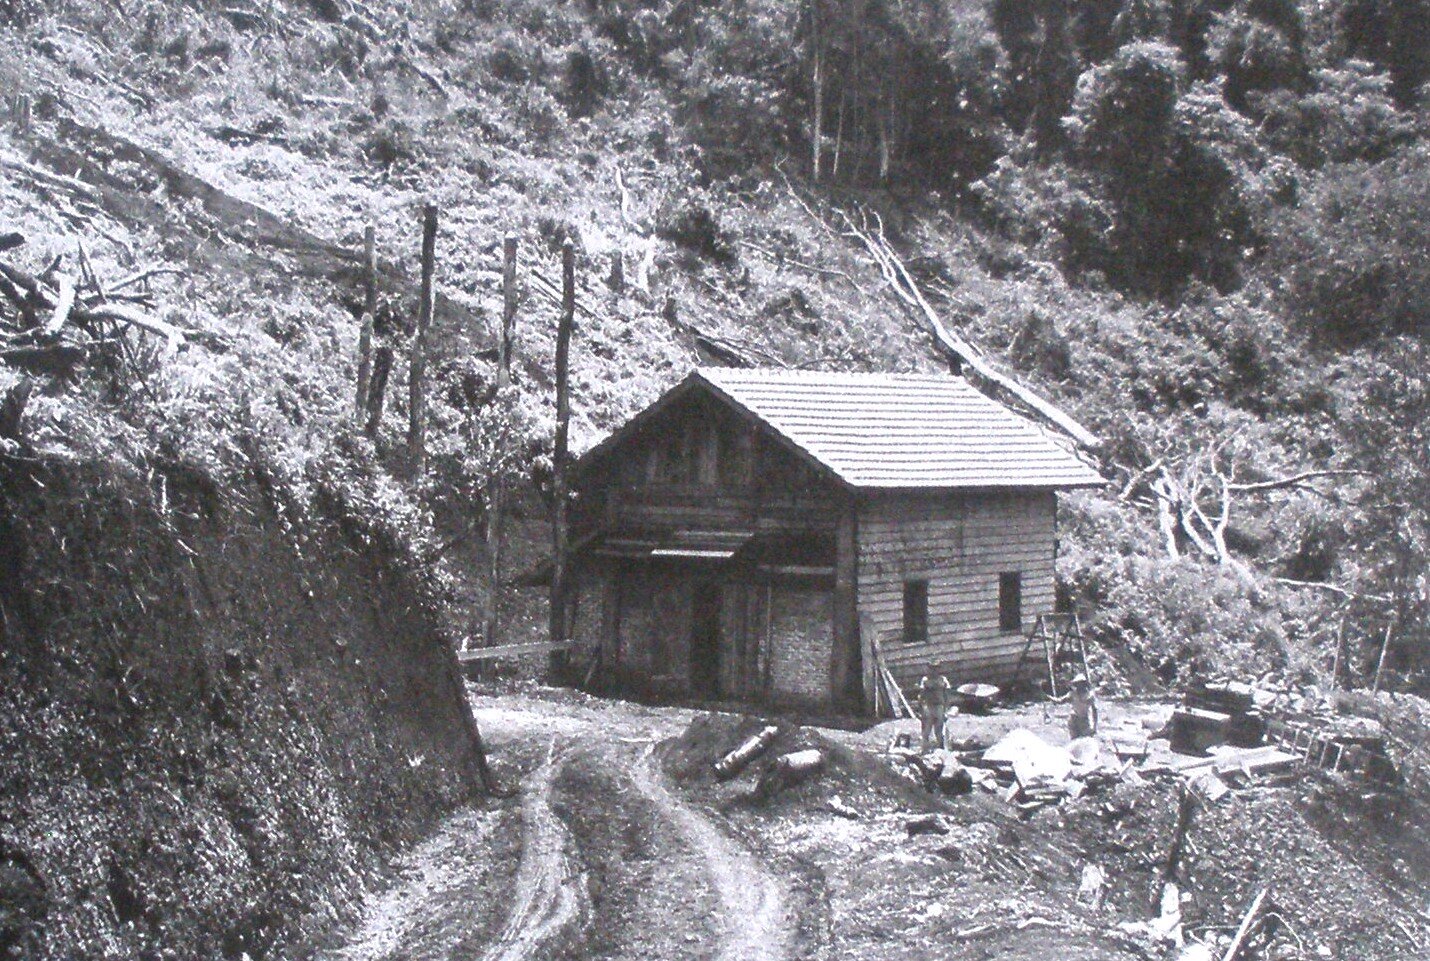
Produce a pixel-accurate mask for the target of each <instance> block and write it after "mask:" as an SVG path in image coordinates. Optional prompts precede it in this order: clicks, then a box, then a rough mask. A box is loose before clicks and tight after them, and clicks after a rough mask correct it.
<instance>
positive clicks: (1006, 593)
mask: <svg viewBox="0 0 1430 961" xmlns="http://www.w3.org/2000/svg"><path fill="white" fill-rule="evenodd" d="M998 629H999V630H1001V631H1002V632H1003V633H1005V634H1011V633H1014V632H1018V631H1022V630H1023V575H1022V574H1021V573H1019V572H1018V571H1009V572H1007V573H1005V574H999V575H998Z"/></svg>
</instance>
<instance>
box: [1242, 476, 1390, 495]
mask: <svg viewBox="0 0 1430 961" xmlns="http://www.w3.org/2000/svg"><path fill="white" fill-rule="evenodd" d="M1369 476H1370V472H1369V471H1363V470H1308V471H1302V472H1301V473H1299V474H1293V475H1292V476H1290V477H1280V478H1277V479H1276V480H1269V481H1258V482H1256V483H1252V484H1229V485H1227V486H1228V487H1230V489H1231V490H1234V491H1239V492H1243V493H1252V492H1258V493H1259V492H1263V491H1275V490H1285V489H1286V488H1288V487H1302V486H1304V485H1305V483H1306V482H1307V481H1311V480H1316V479H1317V478H1321V477H1369Z"/></svg>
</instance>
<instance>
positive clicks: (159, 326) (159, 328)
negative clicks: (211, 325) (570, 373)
mask: <svg viewBox="0 0 1430 961" xmlns="http://www.w3.org/2000/svg"><path fill="white" fill-rule="evenodd" d="M86 313H88V315H89V316H90V317H91V318H93V319H95V320H115V321H119V322H120V323H124V324H128V325H130V326H131V327H138V328H139V329H140V330H146V331H148V332H149V333H151V334H158V335H159V336H160V337H163V338H164V340H165V341H166V342H167V347H166V348H165V352H166V353H167V354H169V355H172V354H174V353H175V352H177V351H178V349H179V348H180V347H181V346H183V344H184V332H183V331H182V330H180V329H179V328H177V327H175V326H174V325H173V324H170V323H166V322H165V321H162V320H160V319H158V318H157V317H151V316H149V315H148V314H146V313H144V312H143V311H141V310H135V309H134V308H133V307H130V306H129V305H128V304H103V305H101V306H99V307H91V308H89V310H88V311H86Z"/></svg>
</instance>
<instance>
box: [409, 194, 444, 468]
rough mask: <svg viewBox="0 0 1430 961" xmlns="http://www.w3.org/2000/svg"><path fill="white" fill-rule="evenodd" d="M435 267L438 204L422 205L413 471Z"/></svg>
mask: <svg viewBox="0 0 1430 961" xmlns="http://www.w3.org/2000/svg"><path fill="white" fill-rule="evenodd" d="M436 270H437V206H436V205H435V204H427V205H425V206H424V207H423V208H422V301H421V303H420V304H419V305H418V307H417V334H416V336H415V337H413V338H412V360H411V364H410V366H409V368H408V371H409V373H408V378H407V391H408V403H407V451H408V455H409V456H410V457H411V459H412V472H413V474H415V475H416V476H418V477H421V476H422V474H423V473H424V472H425V471H426V469H427V444H426V432H427V384H426V380H427V328H428V327H430V326H431V325H432V296H433V291H432V281H433V275H434V274H435V273H436Z"/></svg>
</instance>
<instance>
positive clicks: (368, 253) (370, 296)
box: [357, 224, 377, 418]
mask: <svg viewBox="0 0 1430 961" xmlns="http://www.w3.org/2000/svg"><path fill="white" fill-rule="evenodd" d="M362 285H363V308H362V330H361V331H360V332H359V333H358V369H357V413H358V417H359V418H361V417H362V416H363V414H365V413H366V412H367V394H368V388H369V387H370V386H371V385H372V327H373V321H374V320H375V318H376V317H377V231H376V229H374V228H373V226H372V225H371V224H369V225H368V226H367V228H366V229H365V230H364V231H363V233H362Z"/></svg>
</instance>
